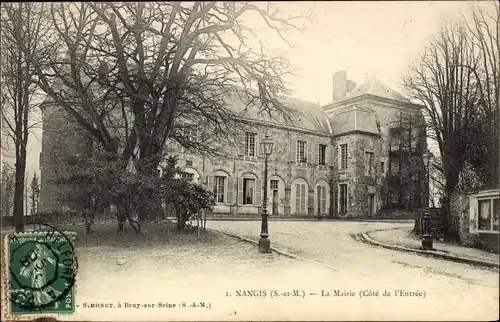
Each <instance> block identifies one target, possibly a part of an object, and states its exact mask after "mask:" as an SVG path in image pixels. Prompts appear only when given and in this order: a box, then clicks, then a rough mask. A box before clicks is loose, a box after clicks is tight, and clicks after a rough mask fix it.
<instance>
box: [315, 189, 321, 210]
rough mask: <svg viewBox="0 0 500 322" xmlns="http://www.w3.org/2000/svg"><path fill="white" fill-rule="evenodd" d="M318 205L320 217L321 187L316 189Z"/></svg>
mask: <svg viewBox="0 0 500 322" xmlns="http://www.w3.org/2000/svg"><path fill="white" fill-rule="evenodd" d="M316 191H317V192H316V204H317V208H316V209H318V215H320V214H321V186H318V187H316Z"/></svg>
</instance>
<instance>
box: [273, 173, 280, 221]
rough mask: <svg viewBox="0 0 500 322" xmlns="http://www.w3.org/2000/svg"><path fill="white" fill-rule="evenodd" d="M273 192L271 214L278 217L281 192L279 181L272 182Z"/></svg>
mask: <svg viewBox="0 0 500 322" xmlns="http://www.w3.org/2000/svg"><path fill="white" fill-rule="evenodd" d="M271 191H272V204H273V205H272V207H271V209H272V210H271V214H272V215H273V216H278V206H279V192H278V180H271Z"/></svg>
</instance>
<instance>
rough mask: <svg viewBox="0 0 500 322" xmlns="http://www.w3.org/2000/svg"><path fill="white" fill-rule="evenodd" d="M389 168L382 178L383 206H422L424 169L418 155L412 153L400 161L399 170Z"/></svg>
mask: <svg viewBox="0 0 500 322" xmlns="http://www.w3.org/2000/svg"><path fill="white" fill-rule="evenodd" d="M398 170H399V169H391V172H390V173H387V174H386V175H385V176H384V177H383V178H382V187H383V189H382V200H383V203H384V207H388V208H399V209H413V208H421V207H423V206H424V205H423V203H424V202H425V199H424V198H423V196H422V188H421V187H423V183H424V182H426V178H425V174H426V169H425V167H424V165H423V162H422V159H421V156H420V155H413V156H411V157H410V158H409V159H408V160H407V161H405V162H402V166H401V171H398Z"/></svg>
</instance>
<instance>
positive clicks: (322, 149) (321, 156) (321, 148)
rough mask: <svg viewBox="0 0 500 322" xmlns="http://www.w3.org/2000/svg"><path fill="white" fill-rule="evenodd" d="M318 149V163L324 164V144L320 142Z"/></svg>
mask: <svg viewBox="0 0 500 322" xmlns="http://www.w3.org/2000/svg"><path fill="white" fill-rule="evenodd" d="M318 150H319V155H318V160H319V161H318V163H319V164H321V165H325V164H326V145H324V144H320V145H319V149H318Z"/></svg>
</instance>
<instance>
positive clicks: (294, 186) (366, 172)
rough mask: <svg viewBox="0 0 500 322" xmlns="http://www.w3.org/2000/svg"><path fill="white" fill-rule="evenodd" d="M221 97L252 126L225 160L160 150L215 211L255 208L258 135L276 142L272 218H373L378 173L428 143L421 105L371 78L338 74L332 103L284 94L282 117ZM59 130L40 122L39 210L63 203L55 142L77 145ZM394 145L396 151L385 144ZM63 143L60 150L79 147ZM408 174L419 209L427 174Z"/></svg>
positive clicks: (258, 199)
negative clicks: (285, 116)
mask: <svg viewBox="0 0 500 322" xmlns="http://www.w3.org/2000/svg"><path fill="white" fill-rule="evenodd" d="M229 102H231V104H230V106H231V108H232V109H233V110H234V112H235V113H240V115H241V117H242V118H243V119H244V121H245V122H247V123H248V124H250V125H251V130H245V131H244V132H242V133H240V136H239V137H238V138H237V140H236V142H238V144H236V145H235V146H228V147H227V148H226V152H227V153H226V157H225V158H223V159H213V158H212V159H210V158H208V157H202V156H200V155H197V154H192V153H189V152H187V151H184V150H183V149H182V148H181V147H178V146H177V147H176V146H175V145H169V149H170V150H168V151H167V152H168V153H169V154H175V155H177V156H178V157H179V163H178V164H179V165H180V166H181V167H183V169H184V171H185V176H187V177H189V178H191V179H192V180H194V181H197V182H200V183H203V184H205V185H206V186H207V188H208V189H210V190H211V191H213V192H214V194H215V196H216V200H217V206H216V207H215V212H216V213H224V214H227V215H228V216H231V215H237V214H258V213H259V212H260V210H261V206H262V198H263V195H264V194H263V191H262V190H263V182H262V180H263V176H264V162H263V156H262V155H261V149H260V142H261V141H262V139H263V138H264V136H265V135H266V134H268V135H270V137H271V138H272V140H273V142H274V150H273V154H272V155H271V157H270V159H269V182H268V207H269V208H268V209H269V213H270V215H275V216H294V215H298V216H314V215H330V216H333V215H335V216H337V215H338V216H348V217H350V216H352V217H359V216H363V217H374V216H376V213H377V212H378V211H379V210H380V209H381V208H382V207H384V206H387V204H386V203H384V200H383V199H384V194H383V191H384V184H386V181H384V178H385V176H386V175H387V174H388V173H389V171H390V173H392V174H395V173H402V172H403V171H402V169H404V168H405V167H406V168H407V169H410V168H412V167H411V166H410V158H408V155H409V154H412V155H413V157H414V158H415V157H416V158H417V160H420V163H421V157H422V153H423V151H425V149H426V144H425V129H424V132H422V131H421V130H422V124H423V115H422V112H421V106H418V105H415V104H411V103H409V102H408V101H407V100H406V99H405V98H404V97H402V96H401V95H400V94H398V93H396V92H395V91H393V90H392V89H390V88H388V87H387V86H386V85H384V84H383V83H382V82H381V81H379V80H378V79H376V78H371V79H367V80H366V81H365V82H364V83H363V84H361V85H359V86H356V84H355V83H354V82H352V81H350V80H348V79H347V78H346V72H344V71H340V72H337V73H335V74H334V76H333V101H332V102H331V103H329V104H326V105H325V106H319V105H318V104H315V103H311V102H305V101H301V100H297V99H293V98H286V99H284V103H285V104H286V105H287V106H288V107H289V108H290V109H291V110H292V111H293V112H292V113H291V114H290V117H291V119H290V120H287V121H277V120H274V119H270V118H267V117H265V115H262V114H259V113H258V110H257V108H248V109H246V110H245V111H244V112H242V111H243V110H244V105H245V104H244V103H243V102H242V101H241V99H239V98H235V97H232V98H230V100H229ZM50 109H54V107H50ZM53 113H54V112H53ZM45 114H46V115H45V118H44V121H45V120H46V119H47V122H48V123H51V122H57V120H56V119H54V118H53V117H51V116H49V114H48V112H47V111H46V112H45ZM403 118H405V119H411V120H414V121H413V122H414V127H413V129H412V128H411V127H410V131H409V133H410V135H409V136H408V135H406V136H405V135H404V133H403V132H404V131H401V128H402V126H401V124H402V123H401V120H402V119H403ZM68 124H69V123H68ZM416 124H419V126H418V127H417V126H415V125H416ZM72 131H73V132H74V133H79V132H78V131H77V130H72ZM414 132H415V133H416V135H414V136H412V135H411V134H412V133H414ZM76 136H78V135H75V137H74V139H75V140H78V139H77V138H76ZM63 137H64V138H61V134H60V133H59V134H58V133H57V132H50V131H45V122H44V138H43V147H42V160H43V162H42V163H41V177H42V179H41V180H42V182H41V190H42V195H41V200H40V202H41V204H40V208H41V210H42V211H45V212H47V211H61V210H62V207H63V206H64V205H63V203H64V202H63V201H62V200H58V197H57V193H55V191H56V190H57V189H58V188H57V187H56V186H57V184H56V183H54V182H55V181H54V178H55V176H57V174H56V173H55V172H54V169H56V168H63V167H64V164H63V163H60V162H59V163H58V161H57V160H55V159H54V160H52V157H51V156H52V155H53V153H54V151H55V150H57V149H58V147H60V146H62V145H70V146H72V147H71V149H75V147H76V146H79V145H81V146H84V145H82V144H77V143H76V141H75V143H71V140H73V136H72V135H64V136H63ZM57 140H59V141H57ZM403 141H404V142H405V143H406V141H408V142H409V143H408V145H403V144H402V142H403ZM395 145H397V146H398V147H399V149H397V151H394V149H392V146H395ZM402 146H403V148H401V147H402ZM64 149H65V148H64ZM64 149H61V150H60V151H61V152H60V153H66V152H71V153H82V152H80V151H76V150H75V151H72V150H71V151H69V150H68V151H66V150H64ZM49 158H50V159H51V161H50V162H49V161H48V159H49ZM412 178H413V179H412V180H414V182H413V183H414V184H413V185H412V186H413V188H414V190H413V194H414V195H416V196H418V198H414V200H416V201H418V202H413V204H412V205H413V206H414V207H416V208H418V207H422V206H425V205H424V204H423V203H424V202H425V200H426V198H425V196H426V194H427V191H426V187H427V181H426V177H425V175H423V174H422V173H421V172H418V173H417V174H416V175H413V176H412ZM44 190H45V191H44Z"/></svg>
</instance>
